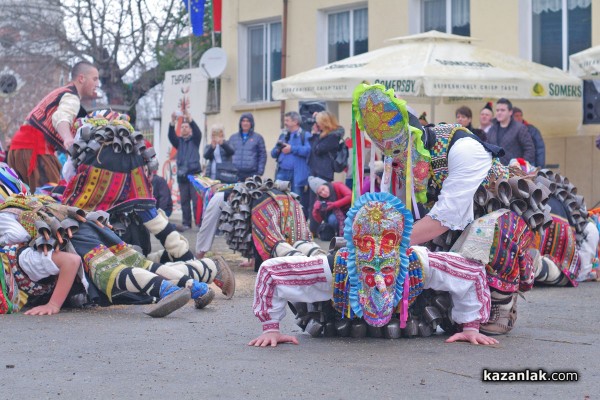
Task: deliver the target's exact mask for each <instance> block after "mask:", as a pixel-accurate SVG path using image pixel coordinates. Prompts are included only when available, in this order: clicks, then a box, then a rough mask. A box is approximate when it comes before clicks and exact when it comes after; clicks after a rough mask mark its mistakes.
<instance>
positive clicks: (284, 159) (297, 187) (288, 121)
mask: <svg viewBox="0 0 600 400" xmlns="http://www.w3.org/2000/svg"><path fill="white" fill-rule="evenodd" d="M300 123H301V117H300V114H298V113H297V112H295V111H290V112H287V113H286V114H285V116H284V119H283V124H284V125H285V130H284V131H283V132H282V133H281V135H280V136H279V140H278V141H277V144H276V145H275V147H274V148H273V150H271V157H273V158H275V159H276V160H277V173H276V174H275V180H281V181H288V182H291V183H292V192H294V193H296V194H297V195H298V196H300V198H301V203H302V206H303V207H304V208H305V209H306V206H307V204H306V199H305V198H306V196H305V186H306V185H307V184H308V182H307V179H308V164H307V159H308V156H309V154H310V143H309V139H310V135H311V133H310V132H306V131H304V130H303V129H302V128H301V127H300Z"/></svg>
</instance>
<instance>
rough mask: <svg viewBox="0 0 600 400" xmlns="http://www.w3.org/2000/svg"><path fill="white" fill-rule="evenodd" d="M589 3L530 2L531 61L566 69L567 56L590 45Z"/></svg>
mask: <svg viewBox="0 0 600 400" xmlns="http://www.w3.org/2000/svg"><path fill="white" fill-rule="evenodd" d="M591 4H592V0H532V3H531V52H532V54H531V59H532V60H533V61H535V62H538V63H540V64H544V65H547V66H549V67H557V68H562V69H564V70H566V69H567V68H568V61H569V55H571V54H573V53H577V52H579V51H582V50H585V49H587V48H588V47H591V45H592V5H591Z"/></svg>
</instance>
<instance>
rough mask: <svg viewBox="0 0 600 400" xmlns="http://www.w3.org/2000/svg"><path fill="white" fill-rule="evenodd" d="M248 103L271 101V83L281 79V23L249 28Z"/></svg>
mask: <svg viewBox="0 0 600 400" xmlns="http://www.w3.org/2000/svg"><path fill="white" fill-rule="evenodd" d="M247 35H248V36H247V40H248V43H247V44H248V47H247V48H248V54H247V101H249V102H259V101H271V82H273V81H276V80H278V79H281V22H273V23H264V24H257V25H251V26H248V27H247Z"/></svg>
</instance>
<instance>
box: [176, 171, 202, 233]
mask: <svg viewBox="0 0 600 400" xmlns="http://www.w3.org/2000/svg"><path fill="white" fill-rule="evenodd" d="M177 184H179V201H180V203H181V213H182V214H183V215H182V217H181V223H182V225H185V226H193V225H194V224H193V223H192V222H193V221H192V205H193V209H194V215H196V206H197V204H198V195H197V194H196V189H194V185H192V183H191V182H190V181H187V180H186V181H180V180H177ZM194 220H195V218H194Z"/></svg>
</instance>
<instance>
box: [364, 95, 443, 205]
mask: <svg viewBox="0 0 600 400" xmlns="http://www.w3.org/2000/svg"><path fill="white" fill-rule="evenodd" d="M353 97H354V100H353V102H352V108H353V112H354V117H355V118H356V121H357V122H358V126H359V127H360V128H361V129H362V130H364V131H365V132H366V133H367V135H368V136H369V138H370V139H371V140H372V141H373V143H374V144H375V145H376V146H377V147H378V148H379V150H381V152H382V153H383V155H384V157H390V158H391V159H392V164H393V166H394V169H395V171H396V173H397V175H398V178H399V179H400V180H401V181H402V182H403V184H405V182H406V175H407V172H410V173H411V174H412V177H413V179H412V181H413V185H414V188H415V193H416V194H417V200H418V201H419V202H422V203H425V202H426V191H427V183H428V181H429V176H430V172H429V161H430V160H431V156H430V154H429V151H427V150H426V149H425V147H424V146H423V141H422V138H421V136H422V134H423V132H422V131H421V130H420V129H418V128H414V127H412V126H410V125H409V124H408V111H407V110H406V101H404V100H401V99H398V98H396V97H395V96H394V91H393V89H389V90H385V87H384V86H383V85H366V84H360V85H358V86H357V87H356V89H355V90H354V95H353ZM409 148H410V152H409ZM409 158H410V160H409ZM409 161H410V162H409Z"/></svg>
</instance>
